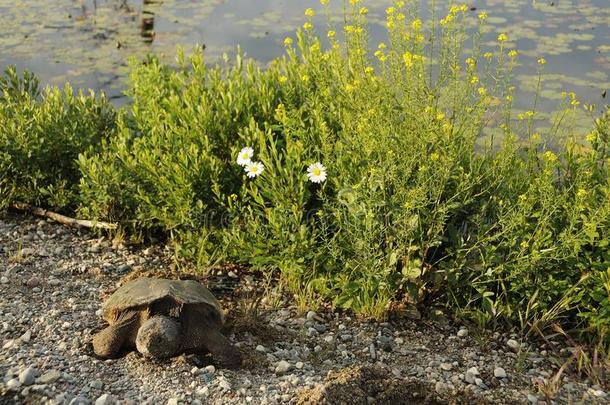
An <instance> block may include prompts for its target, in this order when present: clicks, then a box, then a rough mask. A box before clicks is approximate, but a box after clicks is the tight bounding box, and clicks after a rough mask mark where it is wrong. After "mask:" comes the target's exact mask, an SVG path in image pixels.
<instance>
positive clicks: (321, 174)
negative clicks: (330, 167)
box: [307, 162, 326, 183]
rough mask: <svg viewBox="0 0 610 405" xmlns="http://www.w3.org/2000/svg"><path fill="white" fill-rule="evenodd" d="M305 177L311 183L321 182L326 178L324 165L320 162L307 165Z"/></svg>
mask: <svg viewBox="0 0 610 405" xmlns="http://www.w3.org/2000/svg"><path fill="white" fill-rule="evenodd" d="M307 177H308V178H309V181H311V182H312V183H322V182H324V180H326V167H324V165H323V164H322V163H320V162H316V163H314V164H311V165H309V167H308V168H307Z"/></svg>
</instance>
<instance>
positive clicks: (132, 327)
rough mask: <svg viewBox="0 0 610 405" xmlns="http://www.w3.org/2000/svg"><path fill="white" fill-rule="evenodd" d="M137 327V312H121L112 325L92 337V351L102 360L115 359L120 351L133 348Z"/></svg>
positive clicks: (138, 319) (138, 323)
mask: <svg viewBox="0 0 610 405" xmlns="http://www.w3.org/2000/svg"><path fill="white" fill-rule="evenodd" d="M139 327H140V314H139V312H138V311H123V312H122V313H121V314H120V315H119V316H118V318H117V321H116V322H115V323H114V324H112V325H110V326H108V327H107V328H105V329H103V330H101V331H100V332H98V333H96V334H95V335H94V336H93V351H94V352H95V354H96V355H97V356H99V357H102V358H113V357H117V355H118V354H119V353H120V351H121V349H123V348H127V347H128V346H129V347H131V346H133V342H134V339H135V336H136V334H137V332H138V329H139Z"/></svg>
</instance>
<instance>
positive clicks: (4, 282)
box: [0, 276, 8, 284]
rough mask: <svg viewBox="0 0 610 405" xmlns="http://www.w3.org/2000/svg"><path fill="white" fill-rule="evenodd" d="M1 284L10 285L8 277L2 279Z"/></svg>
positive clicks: (0, 279) (0, 278)
mask: <svg viewBox="0 0 610 405" xmlns="http://www.w3.org/2000/svg"><path fill="white" fill-rule="evenodd" d="M0 283H1V284H8V277H6V276H2V277H0Z"/></svg>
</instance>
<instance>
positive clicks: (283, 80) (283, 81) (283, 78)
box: [278, 76, 288, 84]
mask: <svg viewBox="0 0 610 405" xmlns="http://www.w3.org/2000/svg"><path fill="white" fill-rule="evenodd" d="M278 80H279V81H280V83H281V84H284V83H286V82H287V81H288V78H287V77H286V76H280V78H279V79H278Z"/></svg>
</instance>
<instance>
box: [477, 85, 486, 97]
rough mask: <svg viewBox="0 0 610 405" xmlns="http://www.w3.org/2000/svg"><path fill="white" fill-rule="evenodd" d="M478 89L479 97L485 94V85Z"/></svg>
mask: <svg viewBox="0 0 610 405" xmlns="http://www.w3.org/2000/svg"><path fill="white" fill-rule="evenodd" d="M478 91H479V95H480V96H481V97H483V96H485V95H487V89H486V88H485V87H479V90H478Z"/></svg>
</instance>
